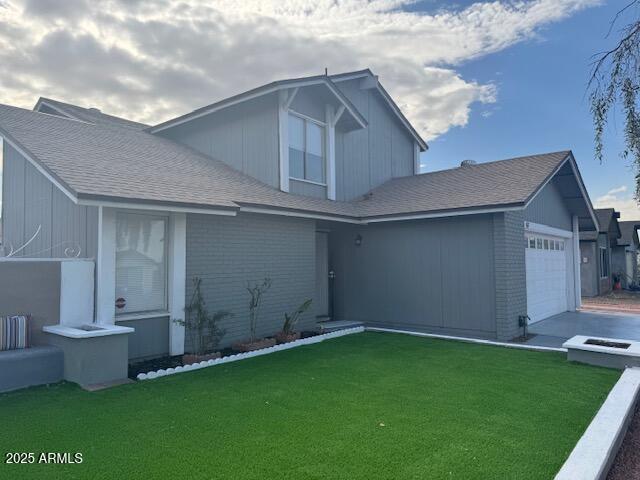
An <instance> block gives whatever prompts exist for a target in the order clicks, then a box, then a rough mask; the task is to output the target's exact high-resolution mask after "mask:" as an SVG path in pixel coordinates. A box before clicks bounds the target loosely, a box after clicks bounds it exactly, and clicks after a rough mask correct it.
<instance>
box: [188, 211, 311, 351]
mask: <svg viewBox="0 0 640 480" xmlns="http://www.w3.org/2000/svg"><path fill="white" fill-rule="evenodd" d="M194 277H200V278H202V292H203V295H204V298H205V301H206V303H207V307H208V308H209V311H210V312H211V313H213V312H215V311H217V310H227V311H230V312H232V313H234V315H235V316H234V317H233V318H231V319H228V320H227V321H226V322H225V323H224V324H223V325H222V327H223V328H225V329H226V335H225V337H224V338H223V340H222V346H226V345H229V344H231V343H233V342H235V341H239V340H243V339H246V338H247V337H248V336H249V320H248V304H249V294H248V292H247V290H246V287H247V282H248V281H251V282H256V281H261V280H262V279H263V278H265V277H269V278H271V279H272V282H273V285H272V287H271V289H270V290H269V291H268V292H267V293H266V294H265V296H264V302H263V306H262V309H261V312H260V320H259V325H258V335H261V336H267V335H272V334H274V333H275V332H277V331H279V330H280V329H281V327H282V322H283V319H284V313H285V312H290V311H292V310H294V309H295V308H296V307H297V306H298V305H300V304H301V303H302V302H303V301H304V300H306V299H308V298H314V296H315V291H316V288H315V222H314V221H311V220H306V219H294V218H283V217H277V216H271V215H245V214H240V215H238V216H237V217H220V216H213V215H195V214H190V215H188V216H187V292H186V299H187V302H189V299H190V298H191V295H192V293H193V288H192V279H193V278H194ZM314 326H315V309H314V308H313V307H312V309H311V310H310V311H309V312H307V314H306V315H305V316H304V318H303V319H302V320H301V322H300V324H299V326H298V329H299V330H303V329H308V328H312V327H314ZM185 343H186V348H187V350H189V347H190V343H191V342H190V340H189V334H188V333H187V336H186V342H185Z"/></svg>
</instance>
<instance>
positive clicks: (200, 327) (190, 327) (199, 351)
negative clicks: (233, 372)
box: [173, 277, 233, 355]
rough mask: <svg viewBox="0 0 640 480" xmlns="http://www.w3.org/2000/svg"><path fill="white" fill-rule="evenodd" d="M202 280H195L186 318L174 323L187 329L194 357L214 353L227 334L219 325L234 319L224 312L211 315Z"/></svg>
mask: <svg viewBox="0 0 640 480" xmlns="http://www.w3.org/2000/svg"><path fill="white" fill-rule="evenodd" d="M201 284H202V279H201V278H199V277H195V278H194V279H193V294H192V295H191V301H190V302H189V305H188V306H187V307H185V309H184V313H185V318H184V320H182V319H174V320H173V321H174V322H175V323H177V324H179V325H182V326H184V327H185V328H186V329H187V333H188V335H189V337H190V339H191V350H192V351H191V352H190V353H192V354H194V355H204V354H206V353H211V352H213V351H214V350H215V349H216V347H217V346H218V344H219V343H220V340H221V339H222V337H223V336H224V334H225V330H223V329H221V328H220V326H219V324H220V322H221V321H222V320H224V319H225V318H228V317H232V316H233V314H232V313H230V312H227V311H224V310H219V311H217V312H215V313H214V314H209V311H208V310H207V307H206V303H205V301H204V298H203V296H202V291H201V290H200V285H201Z"/></svg>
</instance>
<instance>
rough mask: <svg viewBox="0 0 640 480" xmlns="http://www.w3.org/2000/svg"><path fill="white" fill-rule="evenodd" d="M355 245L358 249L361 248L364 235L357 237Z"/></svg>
mask: <svg viewBox="0 0 640 480" xmlns="http://www.w3.org/2000/svg"><path fill="white" fill-rule="evenodd" d="M355 244H356V247H359V246H360V245H362V235H360V234H358V235H356V241H355Z"/></svg>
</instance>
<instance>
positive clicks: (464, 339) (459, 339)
mask: <svg viewBox="0 0 640 480" xmlns="http://www.w3.org/2000/svg"><path fill="white" fill-rule="evenodd" d="M366 330H367V332H382V333H400V334H403V335H411V336H414V337H426V338H436V339H438V340H455V341H456V342H466V343H478V344H480V345H492V346H494V347H506V348H515V349H520V350H534V351H538V352H560V353H567V349H566V348H559V347H543V346H540V345H529V344H527V343H509V342H498V341H496V340H485V339H482V338H472V337H456V336H453V335H441V334H439V333H424V332H417V331H414V330H400V329H397V328H382V327H367V328H366Z"/></svg>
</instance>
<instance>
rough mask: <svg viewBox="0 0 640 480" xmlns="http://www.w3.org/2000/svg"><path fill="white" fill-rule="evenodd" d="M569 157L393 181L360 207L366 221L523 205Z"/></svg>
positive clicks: (546, 157) (498, 163)
mask: <svg viewBox="0 0 640 480" xmlns="http://www.w3.org/2000/svg"><path fill="white" fill-rule="evenodd" d="M569 153H570V152H569V151H562V152H554V153H547V154H541V155H531V156H527V157H518V158H512V159H508V160H500V161H496V162H488V163H479V164H476V165H465V166H461V167H458V168H453V169H450V170H442V171H439V172H432V173H426V174H421V175H414V176H411V177H402V178H396V179H393V180H390V181H388V182H386V183H384V184H383V185H381V186H380V187H378V188H376V189H374V190H372V192H371V194H370V195H369V196H368V198H367V199H365V200H363V201H360V202H358V207H359V209H360V211H361V212H362V214H363V215H365V216H366V215H373V216H377V215H391V214H398V213H404V212H406V211H407V209H408V207H410V210H412V211H425V212H427V211H428V212H436V211H447V210H462V209H469V208H478V207H481V206H482V207H508V206H515V205H521V204H523V203H526V201H527V200H528V199H529V198H530V197H531V195H533V194H534V193H535V192H536V191H537V189H538V188H539V187H540V185H541V184H543V183H544V182H545V180H547V179H548V178H549V176H550V175H551V174H552V173H553V172H554V171H555V170H556V169H557V167H558V166H559V165H560V164H561V163H562V162H563V161H564V160H565V159H566V158H567V155H569Z"/></svg>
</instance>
